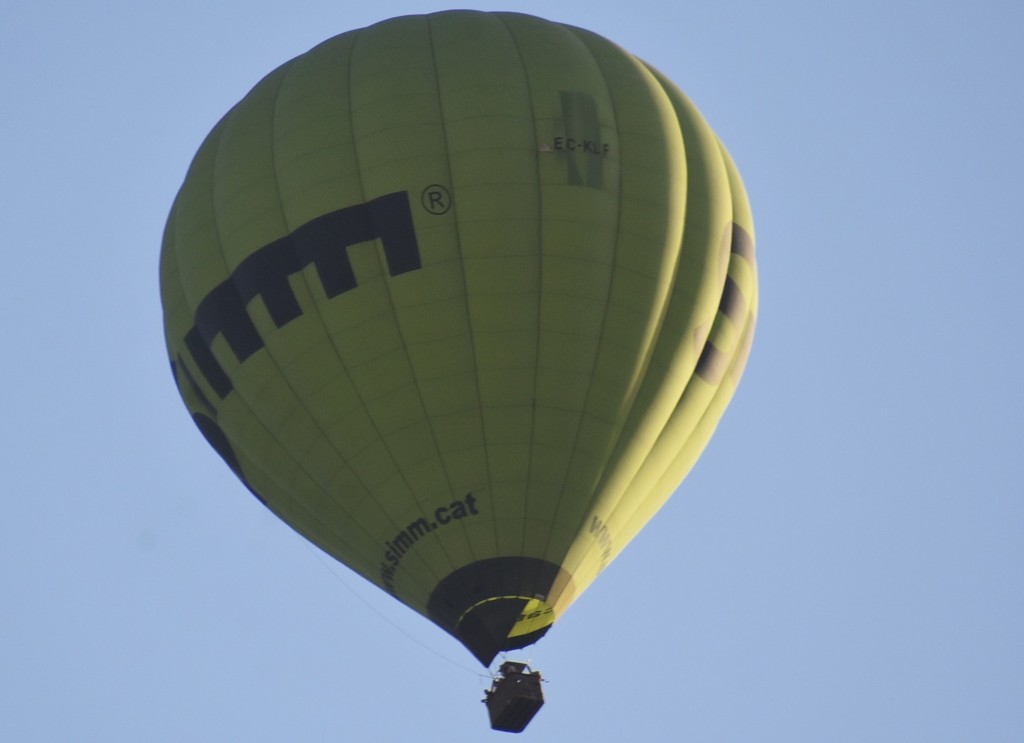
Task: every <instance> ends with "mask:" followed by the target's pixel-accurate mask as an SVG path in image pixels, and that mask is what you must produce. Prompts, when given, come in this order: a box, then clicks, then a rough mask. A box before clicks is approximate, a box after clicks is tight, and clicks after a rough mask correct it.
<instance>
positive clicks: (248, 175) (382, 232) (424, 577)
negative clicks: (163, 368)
mask: <svg viewBox="0 0 1024 743" xmlns="http://www.w3.org/2000/svg"><path fill="white" fill-rule="evenodd" d="M753 234H754V233H753V224H752V219H751V214H750V208H749V205H748V202H747V197H746V194H745V192H744V188H743V185H742V183H741V181H740V177H739V175H738V173H737V170H736V168H735V167H734V165H733V163H732V161H731V159H730V157H729V155H728V154H727V153H726V151H725V149H724V147H723V146H722V144H721V143H720V142H719V140H718V139H717V137H716V136H715V134H714V133H713V132H712V130H711V129H710V128H709V127H708V125H707V124H706V123H705V121H704V119H703V118H702V117H701V115H700V114H699V113H698V111H697V110H696V108H694V106H693V104H691V103H690V101H689V100H688V99H687V98H686V97H685V96H684V95H683V94H682V93H681V92H680V91H679V89H678V88H676V87H675V85H673V84H672V83H671V82H670V81H668V80H667V79H666V78H665V77H664V76H663V75H661V74H660V73H659V72H658V71H657V70H655V69H653V68H652V67H651V66H649V65H647V64H645V63H644V62H642V61H641V60H639V59H637V58H636V57H634V56H632V55H631V54H629V53H628V52H625V51H623V50H622V49H621V48H619V47H618V46H616V45H615V44H613V43H611V42H610V41H608V40H606V39H604V38H602V37H600V36H597V35H595V34H593V33H590V32H587V31H585V30H582V29H579V28H575V27H570V26H566V25H562V24H559V23H552V22H548V21H545V20H541V19H539V18H535V17H531V16H527V15H521V14H514V13H483V12H471V11H451V12H443V13H436V14H432V15H423V16H408V17H401V18H395V19H392V20H388V21H384V22H382V23H379V24H377V25H374V26H370V27H368V28H363V29H360V30H357V31H352V32H349V33H344V34H341V35H340V36H335V37H333V38H331V39H329V40H327V41H325V42H323V43H322V44H320V45H319V46H316V47H314V48H313V49H311V50H310V51H309V52H307V53H305V54H302V55H300V56H299V57H296V58H295V59H293V60H291V61H290V62H287V63H285V64H284V65H282V66H281V67H279V68H278V69H276V70H274V71H273V72H271V73H270V74H269V75H267V76H266V77H265V78H264V79H263V80H261V81H260V82H259V83H258V84H257V85H256V86H255V87H254V88H253V89H252V90H251V91H250V92H249V93H248V95H246V96H245V97H244V98H243V99H242V100H241V101H240V102H239V103H238V104H237V105H236V106H235V107H234V108H232V109H231V110H230V111H229V112H228V113H227V114H226V115H225V116H224V118H223V119H222V120H221V121H220V122H219V123H218V124H217V125H216V126H215V127H214V129H213V131H212V132H211V133H210V134H209V136H208V137H207V138H206V140H205V141H204V142H203V144H202V146H201V147H200V148H199V151H198V153H197V154H196V156H195V159H194V160H193V162H192V164H191V167H190V168H189V170H188V173H187V176H186V178H185V181H184V184H183V185H182V187H181V190H180V192H179V193H178V195H177V198H176V199H175V201H174V205H173V208H172V209H171V212H170V216H169V218H168V220H167V226H166V231H165V235H164V240H163V248H162V253H161V265H160V285H161V293H162V300H163V309H164V318H165V334H166V342H167V349H168V353H169V356H170V361H171V367H172V370H173V374H174V379H175V382H176V383H177V386H178V389H179V391H180V393H181V396H182V398H183V400H184V402H185V405H186V406H187V408H188V410H189V412H190V413H191V415H192V418H193V420H194V421H195V423H196V425H197V426H198V428H199V430H200V431H201V432H202V433H203V435H204V436H205V437H206V439H207V440H208V441H209V443H210V444H211V445H212V447H213V448H214V449H216V451H217V452H218V453H219V454H220V455H221V456H222V457H223V459H224V460H225V461H226V462H227V464H228V465H229V466H230V467H231V468H232V470H234V472H235V474H236V475H237V476H238V477H239V479H240V480H241V481H242V482H243V483H244V484H245V485H246V486H247V487H248V488H249V490H250V491H251V492H252V493H253V494H254V495H255V496H256V497H257V498H258V499H259V500H260V501H261V502H262V503H264V504H265V505H266V506H267V507H268V508H269V509H270V510H271V511H273V512H274V513H275V514H276V515H277V516H279V517H280V518H281V519H282V520H283V521H284V522H285V523H287V524H288V525H289V526H291V527H292V528H293V529H295V530H296V531H298V532H299V533H300V534H302V535H303V536H304V537H306V538H307V539H308V540H310V541H311V542H312V543H314V544H315V545H317V546H318V547H319V548H320V549H322V550H323V551H325V552H326V553H328V554H330V555H331V556H333V557H334V558H336V559H337V560H339V561H340V562H342V563H344V564H345V565H347V566H348V567H349V568H351V569H352V570H354V571H355V572H356V573H358V574H359V575H361V576H362V577H363V578H365V579H366V580H368V581H370V582H371V583H373V584H375V585H377V586H379V587H380V588H381V589H383V590H384V591H387V592H388V593H390V594H392V595H393V596H394V597H395V598H396V599H398V600H399V601H401V602H403V603H404V604H406V605H407V606H409V607H410V608H412V609H413V610H414V611H416V612H418V613H420V614H422V615H423V616H425V617H427V618H429V619H430V620H432V621H433V622H435V623H436V624H438V625H439V626H440V627H442V628H443V629H444V630H446V631H447V632H449V633H451V634H452V635H453V636H454V637H456V638H457V639H458V640H459V641H461V642H462V644H463V645H465V647H466V648H468V649H469V651H470V652H471V653H472V654H473V655H474V656H475V657H476V658H477V659H478V660H479V661H480V662H481V663H483V664H484V665H485V666H487V665H490V663H491V662H492V661H493V659H494V658H495V656H496V655H497V654H498V653H499V652H501V651H503V650H509V649H515V648H521V647H524V646H526V645H529V644H531V643H533V642H535V641H536V640H538V639H539V638H540V637H541V636H542V635H543V634H544V633H545V632H547V631H548V629H549V628H550V627H551V625H552V624H553V623H554V622H555V621H556V620H557V618H558V617H560V616H561V615H562V614H563V613H564V612H565V611H566V609H567V608H568V607H569V606H570V604H572V602H573V600H574V599H576V598H577V597H578V596H579V595H580V594H581V592H582V591H583V590H584V589H586V588H587V587H588V586H589V585H590V584H591V582H592V581H593V580H594V579H595V578H596V577H597V576H598V575H599V574H600V573H601V571H602V570H604V569H605V568H606V567H607V566H608V564H609V563H610V562H611V561H612V560H613V559H614V558H615V557H616V555H618V554H619V552H620V551H621V550H622V549H623V547H625V545H626V544H627V543H628V542H629V541H630V540H631V539H632V538H633V537H634V536H635V535H636V534H637V532H638V531H639V530H640V529H641V527H642V526H643V525H644V524H645V523H646V522H647V521H648V520H649V519H650V518H651V517H652V516H653V515H654V513H655V512H656V511H657V510H658V509H659V507H660V506H661V505H662V504H663V503H664V502H665V501H666V499H667V498H668V497H669V496H670V495H671V494H672V492H673V491H674V490H676V488H677V487H678V486H679V484H680V482H681V481H682V480H683V478H684V476H685V475H686V474H687V472H688V471H689V470H690V468H691V467H692V466H693V464H694V462H695V461H696V460H697V458H698V456H699V455H700V453H701V451H702V450H703V449H704V447H705V445H706V444H707V442H708V440H709V438H710V437H711V435H712V432H713V431H714V429H715V426H716V424H717V422H718V420H719V418H720V417H721V415H722V413H723V411H724V409H725V407H726V405H727V403H728V402H729V400H730V398H731V397H732V395H733V392H734V390H735V388H736V384H737V382H738V380H739V378H740V375H741V373H742V371H743V368H744V365H745V363H746V360H747V356H748V353H749V349H750V344H751V338H752V335H753V329H754V322H755V316H756V308H757V280H756V268H755V262H754V247H753V246H754V243H753Z"/></svg>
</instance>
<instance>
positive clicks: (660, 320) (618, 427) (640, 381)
mask: <svg viewBox="0 0 1024 743" xmlns="http://www.w3.org/2000/svg"><path fill="white" fill-rule="evenodd" d="M584 44H585V45H586V46H587V48H588V50H590V51H591V54H593V55H594V56H595V60H597V64H598V65H599V66H600V61H599V59H598V58H597V56H596V54H595V53H594V51H593V49H592V48H591V46H590V45H589V44H587V43H586V42H584ZM630 58H631V59H633V60H634V61H635V62H636V63H637V64H638V65H639V66H640V67H641V68H642V69H643V70H644V71H647V72H650V70H649V68H648V66H647V65H646V64H644V63H643V62H642V61H640V60H636V59H635V58H634V57H631V56H630ZM652 78H653V80H654V82H655V83H656V84H657V87H658V90H662V91H664V84H663V82H662V81H661V80H660V79H658V77H657V76H656V75H652ZM665 98H666V100H668V101H669V105H672V108H673V110H674V105H673V104H672V102H671V100H670V99H669V96H668V95H667V93H666V95H665ZM613 105H614V102H613ZM675 118H676V121H677V124H676V130H677V132H678V136H679V140H680V142H681V143H682V145H683V148H684V149H683V158H684V160H685V157H686V155H685V137H684V136H683V131H682V127H681V126H680V125H679V124H678V116H676V117H675ZM620 148H621V145H620ZM620 172H621V171H620ZM689 190H690V189H689V188H687V191H686V198H687V201H689ZM685 224H686V221H685V219H684V220H683V222H682V224H681V225H680V233H679V235H678V236H677V237H678V239H677V242H676V244H675V254H674V256H673V258H672V270H673V278H672V284H671V285H670V286H669V287H668V288H667V290H666V294H665V296H664V298H663V301H662V303H661V305H660V307H651V308H650V310H651V311H652V312H657V313H658V316H657V319H656V327H655V328H654V329H653V332H652V335H651V337H650V339H649V342H648V345H647V346H646V347H645V348H644V359H643V361H642V364H641V367H640V369H639V370H638V376H637V380H636V382H635V383H634V384H633V386H632V387H631V388H629V389H627V390H625V392H626V394H625V396H624V397H623V398H622V399H623V402H624V403H626V405H625V406H624V407H623V408H622V409H621V410H620V412H619V413H618V415H617V418H616V420H615V427H614V430H613V432H612V436H611V438H610V440H609V448H608V449H607V458H606V460H605V462H604V463H603V465H602V467H601V471H600V475H599V477H598V480H597V483H598V485H597V487H596V488H595V492H594V494H592V497H591V500H590V503H589V504H588V507H587V509H586V510H585V511H584V513H583V514H582V519H581V521H580V522H579V524H578V525H577V527H576V531H575V533H576V534H577V535H580V534H582V533H583V531H584V530H585V529H586V525H587V521H588V519H589V520H591V528H590V531H591V532H592V533H593V531H594V529H593V525H594V522H593V517H594V509H595V505H596V503H597V502H598V501H599V500H602V501H604V502H605V505H606V506H610V507H609V512H608V513H609V514H610V513H612V512H614V510H615V509H616V508H617V507H618V505H619V503H620V502H621V500H622V496H623V494H624V493H625V492H626V491H625V489H623V490H622V491H621V492H619V493H618V494H617V495H616V494H615V493H612V494H610V495H607V496H604V497H603V498H598V496H597V494H598V493H600V492H601V491H602V490H604V489H605V488H606V487H607V484H608V481H607V478H608V465H609V463H610V462H611V461H612V459H613V457H614V455H615V454H616V452H617V451H618V450H619V447H620V444H621V442H622V440H623V436H624V435H625V434H626V430H627V425H628V424H629V421H630V419H631V418H632V416H633V411H634V410H635V408H636V403H637V400H638V399H639V396H640V393H641V391H642V389H643V387H644V380H645V379H646V378H647V372H648V370H649V368H650V364H651V361H652V359H653V358H654V354H655V352H656V349H657V347H658V345H659V342H660V340H661V335H662V330H663V327H664V322H665V318H666V317H667V315H668V312H669V311H670V309H671V305H672V299H673V293H674V292H673V286H674V284H675V278H676V276H677V275H678V271H679V261H680V256H681V254H682V244H683V239H684V238H683V235H684V232H685V229H684V228H685ZM619 247H620V246H619V244H618V238H617V244H616V248H617V249H616V256H618V252H619ZM613 284H614V278H613ZM602 337H603V336H602ZM588 398H589V393H588ZM644 461H646V457H645V458H644ZM642 466H643V462H641V463H640V465H638V468H639V467H642ZM634 474H635V473H634ZM631 479H632V478H631ZM605 519H606V521H605V522H602V523H601V526H600V529H601V530H604V529H606V528H607V519H608V514H606V515H605ZM600 533H602V532H601V531H599V532H598V534H600ZM599 548H601V549H603V541H602V540H600V539H598V538H594V539H591V541H590V542H589V544H587V546H586V547H584V548H582V551H581V552H580V553H579V555H578V556H577V558H576V559H575V560H574V564H573V566H571V568H570V567H568V566H566V569H567V570H569V572H570V573H572V574H574V575H575V573H576V571H577V570H579V569H580V568H581V567H582V566H583V565H585V564H586V561H587V559H588V557H589V556H590V555H591V554H592V553H593V552H594V550H595V549H599ZM609 562H610V560H609ZM605 566H606V565H605Z"/></svg>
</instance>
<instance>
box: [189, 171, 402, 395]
mask: <svg viewBox="0 0 1024 743" xmlns="http://www.w3.org/2000/svg"><path fill="white" fill-rule="evenodd" d="M370 240H380V241H381V245H382V246H383V248H384V257H385V259H386V261H387V264H388V272H389V273H390V274H391V275H392V276H398V275H400V274H403V273H407V272H409V271H415V270H416V269H418V268H420V267H421V265H422V264H421V262H420V249H419V244H418V243H417V242H416V232H415V229H414V227H413V221H412V210H411V209H410V207H409V196H408V193H407V192H405V191H398V192H395V193H390V194H387V195H385V196H380V197H378V198H376V199H373V200H371V201H368V202H366V203H365V204H356V205H354V206H348V207H345V208H344V209H338V210H337V211H333V212H330V213H329V214H324V215H322V216H320V217H316V218H315V219H312V220H310V221H309V222H307V223H306V224H304V225H302V226H301V227H299V228H297V229H296V230H294V231H293V232H292V233H291V234H289V235H285V236H284V237H282V238H280V239H278V240H275V241H274V242H272V243H270V244H269V245H265V246H264V247H262V248H260V249H259V250H257V251H255V252H254V253H253V254H252V255H250V256H248V257H247V258H246V259H245V260H243V261H242V262H241V263H240V264H239V265H238V267H237V268H236V269H235V270H234V271H233V272H232V273H231V276H230V277H228V279H227V280H225V281H223V282H222V283H220V284H218V285H217V286H215V287H214V288H213V290H211V291H210V293H209V294H207V295H206V297H204V298H203V300H202V301H201V302H200V303H199V306H198V307H197V308H196V312H195V325H194V326H193V327H192V328H191V329H190V330H189V331H188V332H187V333H186V334H185V348H186V349H188V352H189V353H190V354H191V356H192V360H193V361H194V362H195V365H196V367H197V368H198V369H199V371H200V372H201V373H202V375H203V377H204V378H205V379H206V381H207V383H208V384H209V385H210V387H212V388H213V391H214V392H215V393H216V394H217V395H218V396H219V397H220V398H221V399H223V398H225V397H227V396H228V394H229V393H230V392H231V390H232V389H233V385H232V384H231V380H230V379H229V378H228V375H227V374H226V373H225V371H224V369H223V367H222V366H221V365H220V363H219V362H218V361H217V359H216V357H215V356H214V355H213V352H212V351H211V350H210V348H211V346H212V344H213V340H214V338H216V337H217V336H218V335H220V336H222V337H223V338H224V340H225V341H227V344H228V347H230V348H231V351H232V352H233V353H234V355H235V358H237V359H238V360H239V361H240V362H244V361H245V360H246V359H248V358H249V357H250V356H252V355H253V354H254V353H256V352H257V351H259V350H260V349H261V348H263V347H264V345H265V344H264V342H263V339H262V338H261V337H260V334H259V331H258V330H257V329H256V325H255V324H254V323H253V321H252V318H251V317H250V316H249V312H248V310H247V307H248V305H249V302H251V301H252V300H253V299H255V298H256V297H260V298H261V299H262V300H263V303H264V304H265V305H266V308H267V312H268V313H269V314H270V317H271V319H272V320H273V321H274V324H275V325H276V326H277V327H279V328H280V327H284V326H285V325H287V324H288V323H290V322H291V321H292V320H295V319H296V318H298V317H300V316H301V315H302V308H301V307H300V306H299V301H298V299H297V298H296V296H295V293H294V292H293V291H292V289H291V286H290V284H289V282H288V277H289V276H292V275H293V274H296V273H298V272H299V271H301V270H302V269H304V268H305V267H306V266H309V265H313V266H315V267H316V271H317V275H318V276H319V278H320V283H321V284H322V285H323V288H324V292H325V293H326V294H327V297H328V298H333V297H336V296H338V295H340V294H344V293H345V292H347V291H351V290H352V289H355V288H356V276H355V272H354V271H353V270H352V262H351V260H350V259H349V255H348V248H349V247H351V246H352V245H356V244H358V243H363V242H368V241H370Z"/></svg>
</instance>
